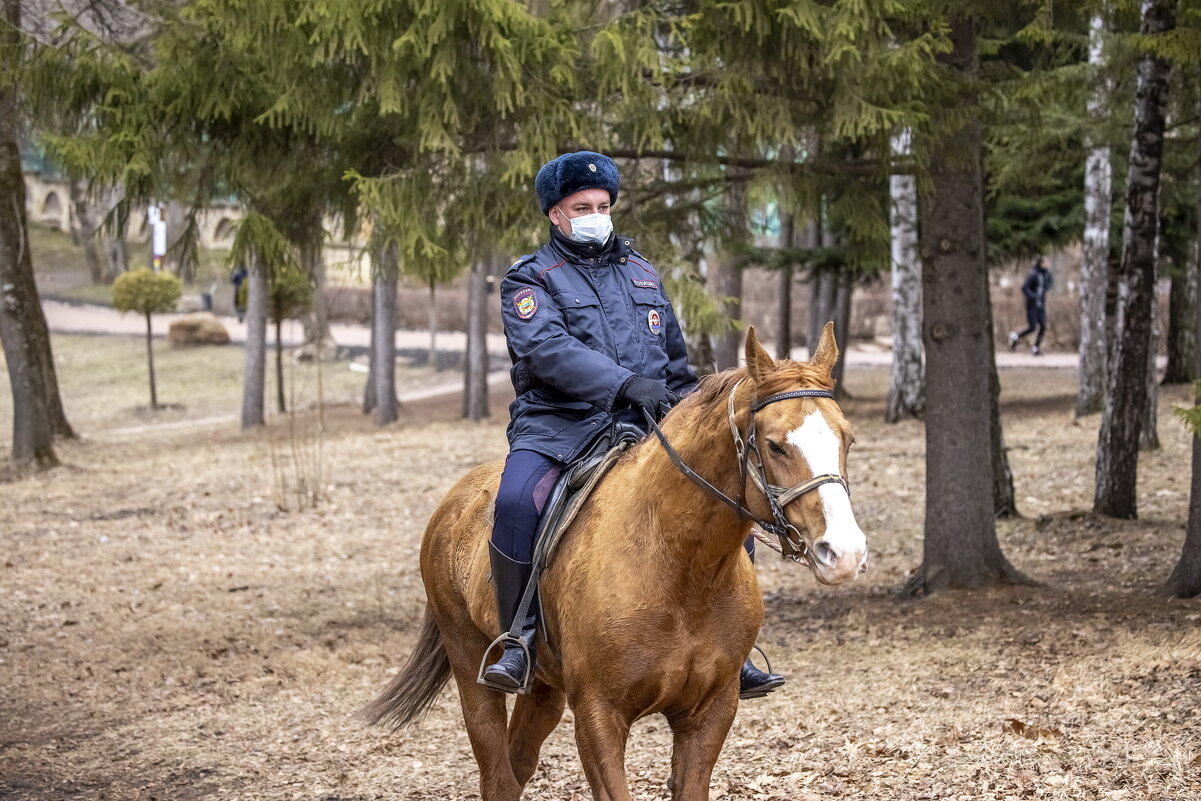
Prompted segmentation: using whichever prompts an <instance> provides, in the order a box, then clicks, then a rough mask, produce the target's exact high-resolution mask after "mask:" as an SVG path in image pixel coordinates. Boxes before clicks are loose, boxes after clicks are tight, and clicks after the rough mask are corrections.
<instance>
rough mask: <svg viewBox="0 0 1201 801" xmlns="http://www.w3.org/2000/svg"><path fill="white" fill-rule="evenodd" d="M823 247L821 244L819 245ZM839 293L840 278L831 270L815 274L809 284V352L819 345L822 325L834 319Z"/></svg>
mask: <svg viewBox="0 0 1201 801" xmlns="http://www.w3.org/2000/svg"><path fill="white" fill-rule="evenodd" d="M818 247H821V245H818ZM837 293H838V278H837V276H836V275H834V273H832V272H830V271H829V270H822V271H820V272H818V273H817V274H816V275H814V276H813V280H812V281H811V282H810V285H809V336H808V342H807V345H808V347H809V352H810V353H813V349H814V348H815V347H817V342H818V340H819V339H821V332H822V327H823V326H825V324H826V323H828V322H831V321H832V320H833V319H834V305H835V300H836V297H837Z"/></svg>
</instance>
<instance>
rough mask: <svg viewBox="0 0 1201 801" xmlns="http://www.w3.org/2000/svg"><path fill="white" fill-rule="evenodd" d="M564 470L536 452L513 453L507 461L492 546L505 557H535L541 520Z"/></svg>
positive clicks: (498, 493)
mask: <svg viewBox="0 0 1201 801" xmlns="http://www.w3.org/2000/svg"><path fill="white" fill-rule="evenodd" d="M563 467H564V465H563V463H562V462H558V461H555V460H554V459H551V458H550V457H549V456H543V455H542V454H540V453H537V452H535V451H525V450H517V451H511V452H510V453H509V456H508V458H507V459H505V470H504V472H503V473H501V476H500V489H499V490H498V491H497V493H496V518H495V520H494V522H493V523H492V544H493V545H495V546H496V548H497V550H499V551H500V552H501V553H503V554H504V555H505V556H507V557H509V558H510V559H512V560H514V561H516V562H528V561H530V559H532V558H533V555H534V533H535V532H536V531H537V530H538V517H539V516H540V515H541V514H542V507H543V506H545V505H546V499H547V497H549V496H550V491H551V490H552V489H554V486H555V482H556V481H557V480H558V479H559V476H560V474H562V472H563Z"/></svg>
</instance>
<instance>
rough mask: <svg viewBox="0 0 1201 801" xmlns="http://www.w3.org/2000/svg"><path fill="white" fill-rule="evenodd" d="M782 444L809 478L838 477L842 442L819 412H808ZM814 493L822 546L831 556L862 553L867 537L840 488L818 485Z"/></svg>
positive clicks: (843, 490)
mask: <svg viewBox="0 0 1201 801" xmlns="http://www.w3.org/2000/svg"><path fill="white" fill-rule="evenodd" d="M785 440H786V441H787V442H788V444H790V445H793V446H795V447H796V449H797V450H799V451H800V452H801V456H802V457H804V459H805V463H806V464H808V465H809V471H810V472H811V473H813V475H815V476H819V475H823V474H826V473H831V474H833V475H839V474H840V473H841V465H840V461H841V459H840V457H841V455H842V442H841V440H839V438H838V435H837V434H835V433H834V429H832V428H830V424H829V423H828V422H826V418H825V417H824V416H823V415H822V413H821V412H820V411H817V412H811V413H810V414H809V416H808V417H806V418H805V420H804V422H802V423H801V425H800V427H798V428H796V429H793V430H792V431H789V432H788V436H787V437H785ZM817 492H818V496H819V497H820V498H821V499H822V514H823V515H825V518H826V533H825V540H826V542H827V543H828V544H829V545H830V547H831V548H833V549H834V551H835V553H839V554H848V553H851V554H863V553H865V552H866V551H867V537H866V536H864V534H863V530H862V529H860V528H859V524H858V523H856V522H855V512H854V511H853V510H852V509H851V496H850V495H848V494H847V491H846V490H845V489H843V487H842V485H840V484H822V485H821V486H820V487H818V488H817Z"/></svg>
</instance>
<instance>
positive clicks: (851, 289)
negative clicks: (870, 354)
mask: <svg viewBox="0 0 1201 801" xmlns="http://www.w3.org/2000/svg"><path fill="white" fill-rule="evenodd" d="M854 294H855V284H854V283H853V282H852V281H851V276H850V275H849V274H846V273H843V274H841V275H839V276H838V277H837V287H836V289H835V291H834V341H835V342H837V343H838V354H839V355H838V361H837V362H835V363H834V370H833V371H832V372H831V377H832V378H833V379H834V397H835V398H837V399H838V400H839V401H843V400H847V399H849V398H850V394H849V393H848V392H847V390H846V384H845V383H844V382H843V380H842V379H843V376H844V375H845V374H846V369H847V350H848V349H849V348H850V347H851V300H852V298H853V297H854Z"/></svg>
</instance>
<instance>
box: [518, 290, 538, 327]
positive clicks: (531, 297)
mask: <svg viewBox="0 0 1201 801" xmlns="http://www.w3.org/2000/svg"><path fill="white" fill-rule="evenodd" d="M513 308H514V309H516V310H517V316H518V317H519V318H521V319H522V320H528V319H530V318H531V317H533V316H534V314H535V313H537V311H538V293H537V292H536V291H534V288H533V287H532V286H527V287H524V288H522V289H519V290H517V291H516V292H514V293H513Z"/></svg>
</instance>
